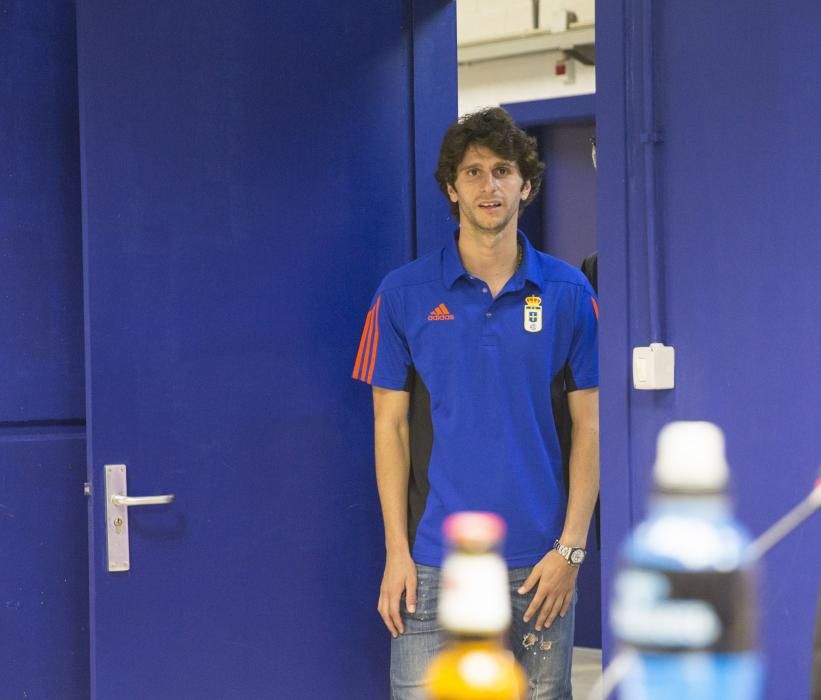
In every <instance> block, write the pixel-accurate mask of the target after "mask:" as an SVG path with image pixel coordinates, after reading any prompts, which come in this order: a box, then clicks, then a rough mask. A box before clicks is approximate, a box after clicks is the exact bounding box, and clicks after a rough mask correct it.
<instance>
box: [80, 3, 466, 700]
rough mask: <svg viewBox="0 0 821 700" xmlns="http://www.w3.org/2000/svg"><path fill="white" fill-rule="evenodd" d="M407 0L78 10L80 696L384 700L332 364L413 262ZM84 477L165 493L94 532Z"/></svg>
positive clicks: (367, 530)
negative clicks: (121, 474)
mask: <svg viewBox="0 0 821 700" xmlns="http://www.w3.org/2000/svg"><path fill="white" fill-rule="evenodd" d="M416 4H417V5H418V3H416ZM428 4H429V5H430V6H431V8H430V14H429V15H428V16H427V17H426V18H424V20H425V22H426V23H430V22H434V21H437V22H446V23H449V24H450V25H452V23H453V17H452V12H451V10H450V9H449V8H447V7H446V5H447V3H428ZM411 5H412V3H411V2H410V1H409V0H391V1H388V2H386V1H385V0H365V1H361V2H356V3H336V2H329V1H327V0H322V1H321V2H320V1H318V0H315V1H308V2H302V3H295V4H292V5H290V4H284V3H271V2H263V1H261V0H240V1H238V2H232V3H225V2H222V1H218V0H201V1H200V2H197V3H187V2H181V1H176V0H172V1H170V2H169V0H147V1H145V2H140V3H132V2H119V1H116V2H112V1H111V0H80V2H79V3H78V56H79V89H80V121H81V150H82V168H83V170H82V174H83V229H84V231H83V233H84V254H85V299H86V303H85V307H86V352H87V354H86V361H87V376H86V383H87V415H88V448H89V449H88V472H89V481H90V482H91V491H92V495H91V499H90V503H91V505H90V510H89V528H90V552H91V565H90V587H91V596H90V605H91V657H92V662H91V663H92V669H91V684H92V695H93V697H94V698H96V699H98V700H108V699H109V698H117V699H118V700H131V699H133V700H137V699H139V700H162V699H165V698H174V699H175V700H178V699H181V698H183V699H184V698H197V699H203V700H209V699H212V698H213V699H217V698H283V699H287V700H299V699H300V698H314V697H334V698H339V699H344V698H351V699H353V698H356V699H361V698H379V697H384V696H385V695H386V693H387V671H386V669H387V651H388V637H387V634H386V632H385V631H384V629H383V628H382V625H381V622H380V621H379V619H378V616H377V614H376V610H375V603H376V595H377V591H378V584H379V578H380V575H381V567H382V565H383V561H384V549H383V535H382V527H381V520H380V517H379V509H378V504H377V499H376V491H375V486H374V479H373V476H372V435H371V425H370V418H369V416H370V407H369V400H370V399H369V396H368V395H367V393H366V392H362V390H361V387H359V386H356V385H355V383H354V382H353V381H352V380H350V374H351V369H352V362H353V359H354V353H355V349H356V343H357V338H358V334H359V332H360V330H361V324H362V320H363V317H364V312H365V310H366V309H367V306H368V303H369V301H370V295H371V293H372V291H373V289H374V288H375V287H376V284H377V283H378V280H379V278H380V275H381V274H382V273H383V272H384V270H386V269H389V268H391V267H394V266H397V265H399V264H401V263H402V262H404V261H406V260H407V259H409V257H410V256H411V254H412V252H413V250H414V234H413V222H414V218H415V211H416V207H417V206H418V204H419V203H418V199H417V195H415V191H416V192H417V193H418V191H419V188H416V187H415V184H414V183H415V169H414V163H415V162H416V161H417V160H418V159H419V157H420V154H425V158H429V154H428V151H429V150H430V149H429V148H428V145H427V143H428V142H427V139H428V138H429V137H428V136H427V135H426V134H418V135H417V136H416V138H415V139H414V138H413V135H414V128H415V124H416V123H417V120H418V119H419V118H420V116H419V111H420V109H422V108H421V107H420V105H424V104H425V103H424V101H423V100H421V99H420V100H414V97H413V96H414V90H415V87H414V83H413V80H412V74H413V68H414V65H413V64H414V61H413V58H414V57H413V48H412V46H413V44H412V37H411V33H412V28H413V27H418V26H419V23H420V22H421V21H422V20H421V19H420V18H418V17H416V16H414V14H413V13H412V8H411ZM437 8H442V12H445V13H446V14H444V15H441V16H439V15H437V13H438V12H439V9H437ZM442 18H444V19H442ZM426 26H427V24H426ZM445 33H446V34H449V31H448V32H445ZM429 49H430V47H429ZM445 50H447V51H452V55H448V54H447V53H442V55H443V56H445V57H446V59H447V60H449V61H450V63H449V64H445V65H440V66H439V70H440V71H441V70H444V71H445V72H448V71H450V70H452V71H453V72H454V74H455V58H456V56H455V48H454V47H453V46H452V45H451V46H445V47H443V51H445ZM437 51H438V49H437ZM428 59H429V57H428V58H426V59H425V60H428ZM423 63H424V61H423ZM416 64H417V65H416V68H417V73H416V75H417V77H418V66H419V65H420V62H419V60H417V62H416ZM454 83H455V81H454ZM451 103H455V95H452V99H451V100H449V102H448V104H447V105H445V108H449V107H450V104H451ZM414 108H415V109H416V113H415V112H414ZM424 109H426V110H427V111H426V112H425V114H424V115H423V116H424V117H425V119H427V120H430V119H431V113H430V112H431V110H435V109H436V106H431V107H430V109H429V110H428V108H427V107H425V108H424ZM449 116H450V115H448V118H449ZM438 134H441V129H437V136H438ZM431 148H435V144H431ZM414 149H415V152H414ZM444 218H445V217H444V216H443V220H444ZM429 235H430V234H429ZM106 465H125V466H126V468H127V489H128V495H129V496H131V497H142V496H152V495H157V494H174V496H175V500H174V502H173V503H170V504H167V505H151V506H139V507H138V506H136V505H135V506H130V507H127V513H128V517H127V522H123V521H122V520H121V521H120V522H119V523H117V525H116V527H115V525H114V522H113V521H112V522H111V523H108V522H107V516H106V496H105V488H106V483H105V477H104V473H105V467H106ZM108 524H110V525H111V526H112V529H113V531H114V534H107V525H108ZM126 526H127V532H128V543H129V556H128V567H124V566H122V564H123V561H122V560H120V561H115V562H114V564H115V566H114V568H115V569H117V568H119V569H125V568H127V570H119V571H110V570H109V552H108V546H107V545H108V540H112V538H113V537H115V536H116V535H120V536H122V533H123V532H124V530H125V528H126ZM112 541H116V542H119V543H120V544H122V541H121V540H112ZM118 556H119V555H118Z"/></svg>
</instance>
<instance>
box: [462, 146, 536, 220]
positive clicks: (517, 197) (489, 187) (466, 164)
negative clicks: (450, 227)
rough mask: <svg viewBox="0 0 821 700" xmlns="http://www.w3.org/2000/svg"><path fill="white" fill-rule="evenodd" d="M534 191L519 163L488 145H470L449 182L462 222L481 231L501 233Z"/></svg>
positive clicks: (515, 217) (514, 218)
mask: <svg viewBox="0 0 821 700" xmlns="http://www.w3.org/2000/svg"><path fill="white" fill-rule="evenodd" d="M529 194H530V183H529V182H527V183H525V182H524V180H523V179H522V175H521V173H520V172H519V167H518V166H517V165H516V163H514V162H512V161H509V160H506V159H505V158H502V157H501V156H500V155H498V154H497V153H494V152H493V151H491V150H490V149H489V148H485V147H484V146H470V147H469V148H468V149H467V150H466V151H465V156H464V158H462V162H461V163H459V167H458V168H457V169H456V182H454V183H453V185H448V196H449V197H450V201H451V202H453V203H455V204H458V205H459V223H460V224H461V225H462V226H465V225H466V224H467V225H468V226H470V227H472V228H473V229H474V230H475V231H477V232H482V233H499V232H501V231H502V230H504V228H505V227H506V226H507V225H508V224H509V223H510V222H511V221H516V219H517V217H518V214H519V205H520V204H521V202H522V201H523V200H525V199H527V196H528V195H529Z"/></svg>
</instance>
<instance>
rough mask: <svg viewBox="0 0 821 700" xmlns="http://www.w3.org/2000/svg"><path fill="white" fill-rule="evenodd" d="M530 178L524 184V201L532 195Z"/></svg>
mask: <svg viewBox="0 0 821 700" xmlns="http://www.w3.org/2000/svg"><path fill="white" fill-rule="evenodd" d="M531 189H532V188H531V185H530V180H528V181H527V182H525V183H524V184H523V185H522V201H523V202H524V201H525V200H526V199H527V198H528V197H529V196H530V190H531Z"/></svg>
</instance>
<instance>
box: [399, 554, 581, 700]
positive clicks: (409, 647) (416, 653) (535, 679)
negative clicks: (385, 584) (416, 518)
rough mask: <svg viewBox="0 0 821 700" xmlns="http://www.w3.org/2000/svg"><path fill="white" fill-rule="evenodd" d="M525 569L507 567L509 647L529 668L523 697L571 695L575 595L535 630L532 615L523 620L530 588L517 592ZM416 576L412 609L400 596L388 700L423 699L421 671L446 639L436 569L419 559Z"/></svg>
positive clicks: (552, 699)
mask: <svg viewBox="0 0 821 700" xmlns="http://www.w3.org/2000/svg"><path fill="white" fill-rule="evenodd" d="M529 573H530V567H523V568H521V569H509V570H508V577H509V579H510V599H511V603H512V606H513V623H512V625H511V629H510V636H511V648H512V650H513V653H514V655H515V656H516V659H517V660H518V661H519V663H520V664H522V666H523V667H524V669H525V671H526V672H527V679H528V692H527V700H572V698H573V690H572V688H571V687H570V665H571V663H572V660H573V630H574V621H575V612H576V595H574V596H573V603H572V604H571V606H570V609H569V610H568V612H567V615H565V616H564V617H563V618H562V617H557V618H556V619H555V620H554V621H553V624H552V625H551V626H550V627H549V628H547V629H543V630H542V631H541V632H537V631H536V629H535V622H536V618H535V616H534V617H533V618H531V620H530V622H529V623H526V622H523V621H522V617H523V616H524V613H525V610H527V606H528V605H529V604H530V601H531V600H532V599H533V595H534V591H531V592H530V593H528V594H527V595H519V594H518V593H517V592H516V591H517V590H518V589H519V587H520V586H521V585H522V584H523V583H524V581H525V579H526V578H527V576H528V574H529ZM416 576H417V578H416V612H415V613H413V614H410V613H409V612H408V610H407V608H406V607H405V601H404V598H403V600H402V604H401V614H402V622H403V623H404V625H405V633H404V634H400V635H399V637H397V638H396V639H392V640H391V698H392V700H423V698H424V697H425V696H424V693H423V688H422V680H423V678H424V675H425V670H426V669H427V667H428V664H429V663H430V661H431V659H432V658H433V657H434V656H435V655H436V652H437V651H439V650H440V649H441V648H442V647H443V646H444V644H445V641H446V640H445V637H444V635H443V634H442V628H441V627H439V624H438V622H437V620H436V608H437V605H438V600H439V569H436V568H434V567H431V566H423V565H421V564H417V565H416Z"/></svg>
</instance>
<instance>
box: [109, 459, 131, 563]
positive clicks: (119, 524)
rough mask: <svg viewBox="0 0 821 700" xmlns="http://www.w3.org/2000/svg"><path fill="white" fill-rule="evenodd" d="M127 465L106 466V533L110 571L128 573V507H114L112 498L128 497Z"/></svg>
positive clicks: (129, 561)
mask: <svg viewBox="0 0 821 700" xmlns="http://www.w3.org/2000/svg"><path fill="white" fill-rule="evenodd" d="M127 494H128V484H127V483H126V468H125V464H106V465H105V532H106V541H107V543H108V548H107V549H108V570H109V571H128V570H129V569H130V568H131V560H130V556H129V550H128V506H126V505H114V501H113V499H112V496H115V495H118V496H119V495H123V496H125V495H127Z"/></svg>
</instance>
